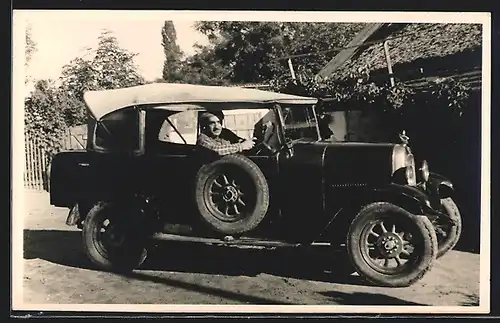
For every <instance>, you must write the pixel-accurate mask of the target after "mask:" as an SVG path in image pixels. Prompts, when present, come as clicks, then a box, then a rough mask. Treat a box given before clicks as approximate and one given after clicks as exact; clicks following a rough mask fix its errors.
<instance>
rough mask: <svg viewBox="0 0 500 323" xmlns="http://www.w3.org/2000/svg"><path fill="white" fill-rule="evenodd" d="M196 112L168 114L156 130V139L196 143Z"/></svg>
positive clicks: (168, 141)
mask: <svg viewBox="0 0 500 323" xmlns="http://www.w3.org/2000/svg"><path fill="white" fill-rule="evenodd" d="M196 119H197V118H196V112H195V111H183V112H178V113H174V114H172V115H170V116H168V117H167V118H166V119H165V120H164V121H163V123H162V125H161V128H160V131H159V132H158V140H159V141H161V142H166V143H174V144H183V145H186V144H187V145H194V144H196V131H197V122H196Z"/></svg>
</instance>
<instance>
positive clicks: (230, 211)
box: [205, 169, 257, 223]
mask: <svg viewBox="0 0 500 323" xmlns="http://www.w3.org/2000/svg"><path fill="white" fill-rule="evenodd" d="M207 186H208V187H207V189H206V190H205V192H206V196H205V199H206V201H208V207H209V208H210V210H211V211H212V212H213V214H214V216H215V217H216V218H217V219H219V220H221V221H224V222H229V223H231V222H237V221H240V220H241V219H243V218H244V217H245V215H246V214H247V213H248V212H252V211H253V209H254V208H255V198H252V197H255V196H256V195H257V192H256V190H257V188H256V187H255V185H254V184H253V183H252V181H251V178H250V177H249V176H248V175H247V174H245V173H244V172H243V171H242V170H240V169H232V170H228V171H226V172H223V173H219V174H214V175H213V176H211V178H210V179H209V180H208V181H207Z"/></svg>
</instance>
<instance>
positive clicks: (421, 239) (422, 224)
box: [347, 202, 438, 287]
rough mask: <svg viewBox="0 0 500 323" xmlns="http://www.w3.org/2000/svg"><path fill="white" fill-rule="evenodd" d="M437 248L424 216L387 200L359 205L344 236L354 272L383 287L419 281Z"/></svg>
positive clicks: (433, 233)
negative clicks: (346, 235)
mask: <svg viewBox="0 0 500 323" xmlns="http://www.w3.org/2000/svg"><path fill="white" fill-rule="evenodd" d="M384 222H385V223H384ZM437 250H438V247H437V237H436V233H435V231H434V228H433V226H432V223H431V222H430V220H429V219H428V218H427V217H425V216H417V215H413V214H411V213H409V212H408V211H406V210H404V209H403V208H400V207H398V206H396V205H393V204H390V203H386V202H376V203H372V204H369V205H367V206H365V207H364V208H362V209H361V211H360V212H359V213H358V214H357V216H356V217H355V219H354V220H353V221H352V223H351V226H350V228H349V233H348V237H347V251H348V254H349V258H350V260H351V262H352V264H353V266H354V268H355V270H356V272H358V274H359V275H360V276H362V277H364V278H365V279H366V280H368V281H369V282H371V283H373V284H375V285H378V286H384V287H406V286H410V285H412V284H413V283H415V282H416V281H418V280H420V279H421V278H422V277H423V276H424V275H425V273H426V272H427V271H429V270H430V269H431V268H432V265H433V262H434V260H435V259H436V256H437ZM403 260H405V263H403ZM391 265H392V266H391Z"/></svg>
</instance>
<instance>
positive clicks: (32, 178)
mask: <svg viewBox="0 0 500 323" xmlns="http://www.w3.org/2000/svg"><path fill="white" fill-rule="evenodd" d="M24 147H25V166H24V187H25V188H28V189H32V190H44V189H46V188H47V187H48V186H47V185H48V181H47V176H46V174H47V169H48V166H49V162H50V161H49V159H48V154H47V152H46V151H45V149H44V148H42V146H41V145H40V143H39V142H38V140H36V139H35V138H29V137H28V136H26V138H25V142H24Z"/></svg>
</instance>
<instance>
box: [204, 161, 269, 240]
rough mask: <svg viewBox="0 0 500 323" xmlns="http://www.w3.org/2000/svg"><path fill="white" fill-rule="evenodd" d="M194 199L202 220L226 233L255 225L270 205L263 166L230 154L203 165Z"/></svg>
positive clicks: (238, 232)
mask: <svg viewBox="0 0 500 323" xmlns="http://www.w3.org/2000/svg"><path fill="white" fill-rule="evenodd" d="M195 198H196V204H197V207H198V210H199V212H200V215H201V218H202V220H203V222H205V223H206V224H208V226H209V227H211V228H212V229H213V230H215V231H217V232H220V233H224V234H228V235H229V234H241V233H244V232H248V231H250V230H252V229H254V228H256V227H257V226H258V225H259V223H261V222H262V220H263V219H264V217H265V216H266V213H267V210H268V207H269V187H268V184H267V180H266V178H265V176H264V174H263V173H262V171H261V170H260V168H259V167H258V166H257V165H256V164H255V163H254V162H253V161H251V160H250V159H249V158H247V157H245V156H243V155H237V154H234V155H227V156H224V157H222V158H220V159H218V160H216V161H213V162H211V163H209V164H206V165H203V166H202V167H201V168H200V170H199V171H198V173H197V175H196V181H195Z"/></svg>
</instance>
